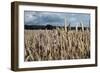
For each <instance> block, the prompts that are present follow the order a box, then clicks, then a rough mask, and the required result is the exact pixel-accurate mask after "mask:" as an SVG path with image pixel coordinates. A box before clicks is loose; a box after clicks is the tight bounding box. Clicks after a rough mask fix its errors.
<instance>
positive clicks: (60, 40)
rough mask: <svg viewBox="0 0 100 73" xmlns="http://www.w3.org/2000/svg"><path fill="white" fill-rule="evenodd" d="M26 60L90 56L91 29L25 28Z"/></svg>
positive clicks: (67, 58) (85, 57)
mask: <svg viewBox="0 0 100 73" xmlns="http://www.w3.org/2000/svg"><path fill="white" fill-rule="evenodd" d="M24 48H25V51H24V61H48V60H70V59H87V58H90V31H88V30H85V31H81V30H79V31H75V30H69V31H65V30H64V29H53V30H46V29H45V30H26V29H25V30H24Z"/></svg>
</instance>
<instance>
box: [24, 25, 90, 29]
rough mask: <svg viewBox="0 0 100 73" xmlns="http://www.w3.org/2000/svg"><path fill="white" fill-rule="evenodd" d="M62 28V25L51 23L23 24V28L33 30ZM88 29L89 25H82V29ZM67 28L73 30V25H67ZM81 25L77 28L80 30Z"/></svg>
mask: <svg viewBox="0 0 100 73" xmlns="http://www.w3.org/2000/svg"><path fill="white" fill-rule="evenodd" d="M57 27H58V28H64V26H52V25H24V29H27V30H34V29H41V30H42V29H48V30H52V29H56V28H57ZM87 28H88V29H89V30H90V28H89V27H84V30H86V29H87ZM67 29H71V30H75V29H76V28H75V27H67ZM81 29H82V28H81V27H78V30H81Z"/></svg>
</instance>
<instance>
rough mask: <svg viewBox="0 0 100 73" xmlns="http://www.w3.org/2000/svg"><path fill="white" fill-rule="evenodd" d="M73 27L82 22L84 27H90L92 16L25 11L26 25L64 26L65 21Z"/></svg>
mask: <svg viewBox="0 0 100 73" xmlns="http://www.w3.org/2000/svg"><path fill="white" fill-rule="evenodd" d="M65 18H66V20H67V21H66V23H67V24H69V23H70V24H71V26H76V25H77V24H80V22H82V23H83V24H84V26H89V22H90V14H83V13H67V12H66V13H65V12H46V11H24V23H25V25H47V24H51V25H54V26H64V23H65V21H64V19H65Z"/></svg>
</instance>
